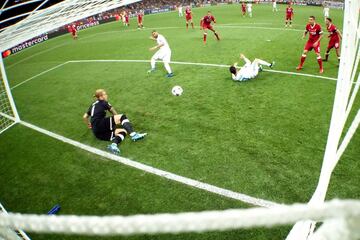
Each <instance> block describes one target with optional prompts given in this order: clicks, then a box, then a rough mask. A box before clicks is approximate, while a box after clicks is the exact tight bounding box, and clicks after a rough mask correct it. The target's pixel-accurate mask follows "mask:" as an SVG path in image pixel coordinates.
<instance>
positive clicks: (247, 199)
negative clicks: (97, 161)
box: [1, 114, 280, 208]
mask: <svg viewBox="0 0 360 240" xmlns="http://www.w3.org/2000/svg"><path fill="white" fill-rule="evenodd" d="M1 115H2V116H4V117H7V118H9V119H11V120H15V119H14V118H13V117H11V116H9V115H6V114H1ZM19 123H20V124H21V125H23V126H25V127H28V128H30V129H33V130H35V131H37V132H40V133H42V134H44V135H47V136H49V137H52V138H55V139H57V140H59V141H62V142H64V143H67V144H70V145H72V146H74V147H77V148H79V149H82V150H85V151H87V152H90V153H92V154H95V155H98V156H100V157H104V158H106V159H109V160H113V161H116V162H118V163H121V164H124V165H126V166H130V167H133V168H136V169H139V170H142V171H144V172H147V173H151V174H154V175H157V176H160V177H163V178H166V179H168V180H171V181H175V182H178V183H182V184H184V185H187V186H191V187H194V188H197V189H201V190H204V191H207V192H211V193H214V194H217V195H220V196H223V197H227V198H230V199H234V200H239V201H241V202H244V203H248V204H251V205H254V206H260V207H266V208H270V207H276V206H280V204H278V203H275V202H271V201H268V200H264V199H260V198H255V197H251V196H248V195H246V194H242V193H238V192H234V191H231V190H228V189H224V188H220V187H217V186H214V185H211V184H208V183H204V182H200V181H197V180H194V179H191V178H187V177H183V176H180V175H177V174H174V173H171V172H167V171H164V170H161V169H158V168H154V167H151V166H149V165H145V164H143V163H139V162H136V161H133V160H130V159H128V158H124V157H120V156H117V155H114V154H111V153H109V152H106V151H103V150H100V149H98V148H95V147H91V146H89V145H86V144H83V143H80V142H78V141H75V140H72V139H70V138H67V137H64V136H62V135H59V134H57V133H54V132H51V131H48V130H46V129H43V128H41V127H38V126H36V125H33V124H31V123H28V122H25V121H22V120H20V121H19Z"/></svg>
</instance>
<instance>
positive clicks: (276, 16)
mask: <svg viewBox="0 0 360 240" xmlns="http://www.w3.org/2000/svg"><path fill="white" fill-rule="evenodd" d="M279 8H280V11H279V12H277V13H273V12H272V11H271V9H272V7H271V6H270V5H254V6H253V18H248V17H246V18H242V17H241V16H240V11H241V9H240V6H239V5H224V6H217V7H210V8H197V9H194V10H193V11H194V14H195V17H194V19H195V24H196V29H195V30H192V29H189V31H186V29H185V23H184V19H182V18H178V16H177V12H171V13H165V14H158V15H152V16H145V21H144V24H145V27H146V29H144V30H137V29H136V22H135V19H132V20H131V26H130V27H129V28H125V27H123V26H122V25H121V24H120V23H118V22H113V23H108V24H105V25H101V26H98V27H94V28H91V29H87V30H83V31H80V32H79V40H78V41H73V40H72V39H71V38H70V36H69V35H66V36H61V37H58V38H56V39H53V40H50V41H48V42H45V43H43V44H40V45H37V46H34V47H32V48H30V49H28V50H25V51H23V52H21V53H19V54H16V55H14V56H11V57H9V58H7V59H6V60H5V65H6V70H7V75H8V78H9V82H10V85H11V86H12V87H13V86H15V85H17V84H19V83H21V82H22V81H24V80H26V79H28V78H30V77H32V76H34V75H36V74H39V73H41V72H43V71H46V70H48V69H50V68H52V67H54V66H57V65H59V64H62V63H64V62H67V61H71V60H91V59H96V60H99V59H137V60H149V59H150V57H151V56H152V53H151V52H149V51H148V49H149V48H150V47H152V46H153V45H154V42H152V41H151V40H149V39H148V38H149V36H150V33H151V30H153V29H158V31H159V32H160V33H161V34H163V35H165V37H166V38H167V39H168V41H169V44H170V46H171V48H172V60H173V61H184V62H199V63H213V64H231V63H234V62H235V61H238V55H239V53H240V52H243V53H244V54H245V55H246V56H247V57H249V58H250V59H253V58H255V57H257V58H261V59H264V60H268V61H272V60H274V61H276V67H275V70H280V71H287V72H295V71H296V70H295V67H296V66H297V64H298V63H299V58H300V55H301V51H302V49H303V46H304V44H305V40H302V39H301V35H302V30H303V29H304V27H305V24H306V21H307V18H308V16H309V15H315V16H316V17H317V19H318V22H320V24H321V25H322V27H323V28H325V25H324V23H323V17H322V8H319V7H300V6H295V7H294V9H295V20H294V26H293V28H292V29H285V28H284V25H283V24H284V11H285V5H279ZM209 9H211V10H212V12H213V14H214V15H215V17H216V18H217V22H218V23H217V25H216V26H215V29H217V30H218V32H219V33H220V36H221V38H222V40H221V41H220V42H216V41H215V39H214V38H213V36H212V34H210V33H209V37H208V43H207V45H206V46H204V44H203V42H202V32H201V31H200V30H199V27H198V25H199V19H200V17H202V16H203V15H205V13H206V11H207V10H209ZM330 14H331V17H332V18H333V21H334V23H335V25H337V26H339V28H341V26H342V17H343V14H342V12H341V11H340V10H331V13H330ZM324 30H325V29H324ZM326 35H327V34H326V33H325V36H326ZM321 44H322V45H321V46H322V54H323V53H324V50H325V47H326V45H327V38H326V37H325V38H324V39H323V41H322V43H321ZM337 65H338V63H337V60H336V57H335V53H334V52H332V53H331V55H330V61H329V62H327V63H324V69H325V72H324V74H323V76H326V77H336V76H337V71H338V67H337ZM171 66H172V68H173V71H174V73H175V77H174V78H172V79H166V78H165V77H164V76H165V70H164V69H163V66H162V64H161V63H158V65H157V71H156V72H155V73H154V74H152V75H148V74H147V73H146V72H147V70H148V69H149V68H150V66H149V63H120V62H111V63H100V62H93V63H84V62H82V63H67V64H65V65H63V66H61V67H59V68H56V69H54V70H52V71H50V72H48V73H45V74H43V75H41V76H39V77H37V78H34V79H33V80H31V81H29V82H27V83H25V84H23V85H21V86H19V87H16V88H15V89H13V91H12V93H13V96H14V99H15V102H16V105H17V108H18V110H19V113H20V117H21V118H22V120H24V121H27V122H30V123H32V124H35V125H37V126H40V127H42V128H45V129H47V130H49V131H52V132H55V133H58V134H60V135H63V136H65V137H68V138H71V139H74V140H76V141H79V142H82V143H85V144H88V145H91V146H93V147H96V148H99V149H104V148H105V147H106V144H107V143H106V142H101V141H97V140H95V138H94V137H93V135H92V133H91V131H89V130H88V129H87V127H86V126H85V125H84V124H83V122H82V119H81V117H82V114H83V113H84V112H85V111H86V110H87V108H88V106H89V104H90V103H91V102H92V100H93V99H92V94H93V92H94V90H95V89H97V88H104V89H106V90H107V91H108V93H109V95H110V99H109V101H110V102H111V103H112V105H113V106H114V107H115V108H116V109H117V110H118V111H119V112H122V113H126V114H127V116H128V117H129V118H130V120H131V121H132V122H133V123H134V126H135V128H136V129H138V130H140V131H146V132H148V134H149V135H148V137H147V138H146V139H145V140H144V141H142V142H138V143H132V142H131V141H130V140H128V139H127V140H126V141H125V142H124V143H123V144H122V145H121V150H122V156H123V157H126V158H130V159H133V160H135V161H138V162H141V163H144V164H147V165H151V166H153V167H156V168H160V169H163V170H166V171H170V172H173V173H176V174H179V175H182V176H186V177H190V178H193V179H196V180H200V181H203V182H206V183H210V184H213V185H216V186H219V187H222V188H226V189H231V190H233V191H237V192H241V193H244V194H248V195H250V196H254V197H257V198H263V199H267V200H271V201H274V202H278V203H286V204H289V203H294V202H307V201H308V200H309V198H310V197H311V195H312V193H313V191H314V190H315V187H316V184H317V180H318V177H319V172H320V168H321V163H322V157H323V153H324V148H325V143H326V138H327V132H328V128H329V122H330V116H331V110H332V103H333V98H334V92H335V85H336V82H335V81H331V80H327V79H319V78H315V77H304V76H295V75H290V74H280V73H272V72H262V73H260V75H259V76H258V77H257V78H256V79H254V80H251V81H249V82H245V83H237V82H234V81H232V80H231V79H230V76H229V73H228V69H226V68H218V67H207V66H195V65H179V64H172V65H171ZM302 73H308V74H314V75H317V74H318V65H317V62H316V57H315V54H314V52H310V53H309V54H308V58H307V60H306V62H305V66H304V70H303V71H302ZM174 85H180V86H182V87H183V89H184V93H183V95H182V96H181V97H174V96H172V95H171V93H170V91H171V88H172V87H173V86H174ZM359 106H360V101H359V99H357V100H356V103H355V109H358V108H359ZM352 116H354V113H352ZM359 145H360V134H359V132H357V133H356V134H355V136H354V138H353V140H352V142H351V143H350V145H349V147H348V149H347V150H346V152H345V154H344V156H343V157H342V159H341V161H340V163H339V165H338V166H337V168H336V170H335V172H334V174H333V177H332V180H331V184H330V188H329V192H328V199H332V198H357V199H358V198H360V186H359V182H360V162H359V161H358V160H359V156H360V148H359ZM0 156H1V157H0V158H1V160H0V202H1V203H3V205H4V206H5V207H6V208H7V209H8V210H9V211H12V212H22V213H39V214H40V213H46V212H47V211H48V210H49V209H50V208H51V207H52V206H53V205H55V204H57V203H59V204H61V206H62V210H61V214H77V215H131V214H137V213H141V214H146V213H160V212H170V213H176V212H182V211H200V210H212V209H227V208H247V207H250V206H249V205H247V204H244V203H242V202H239V201H235V200H231V199H227V198H224V197H220V196H218V195H215V194H211V193H208V192H204V191H201V190H198V189H194V188H191V187H188V186H185V185H182V184H179V183H175V182H171V181H168V180H165V179H162V178H160V177H158V176H154V175H151V174H148V173H144V172H142V171H140V170H136V169H132V168H130V167H127V166H123V165H121V164H118V163H115V162H111V161H103V160H106V159H103V158H100V157H97V156H94V155H92V154H89V153H87V152H85V151H82V150H79V149H77V148H75V147H72V146H70V145H68V144H65V143H62V142H59V141H57V140H55V139H52V138H49V137H47V136H45V135H42V134H40V133H38V132H35V131H33V130H31V129H28V128H26V127H23V126H20V125H16V126H14V127H12V128H10V129H9V130H7V131H6V132H4V133H3V134H1V135H0ZM290 227H291V226H286V227H278V228H272V229H252V230H239V231H227V232H214V233H205V234H181V235H156V236H135V237H129V238H126V239H260V240H263V239H264V240H265V239H284V238H285V237H286V235H287V233H288V231H289V229H290ZM30 236H31V237H32V238H33V239H88V238H87V237H76V236H62V235H37V234H32V233H30ZM90 239H96V238H90ZM114 239H125V238H119V237H118V238H114Z"/></svg>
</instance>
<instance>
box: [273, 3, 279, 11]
mask: <svg viewBox="0 0 360 240" xmlns="http://www.w3.org/2000/svg"><path fill="white" fill-rule="evenodd" d="M272 11H273V12H277V11H278V9H277V6H276V0H273V8H272Z"/></svg>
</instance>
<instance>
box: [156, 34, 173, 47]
mask: <svg viewBox="0 0 360 240" xmlns="http://www.w3.org/2000/svg"><path fill="white" fill-rule="evenodd" d="M156 42H157V44H158V45H160V44H162V45H163V46H162V47H160V50H170V46H169V44H168V42H167V41H166V39H165V37H164V36H163V35H161V34H158V37H157V38H156Z"/></svg>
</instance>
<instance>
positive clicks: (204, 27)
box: [203, 25, 214, 30]
mask: <svg viewBox="0 0 360 240" xmlns="http://www.w3.org/2000/svg"><path fill="white" fill-rule="evenodd" d="M203 29H204V30H205V29H209V30H214V28H213V26H211V25H203Z"/></svg>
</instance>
